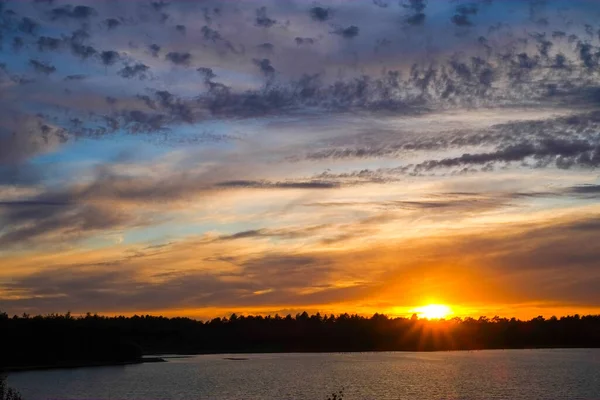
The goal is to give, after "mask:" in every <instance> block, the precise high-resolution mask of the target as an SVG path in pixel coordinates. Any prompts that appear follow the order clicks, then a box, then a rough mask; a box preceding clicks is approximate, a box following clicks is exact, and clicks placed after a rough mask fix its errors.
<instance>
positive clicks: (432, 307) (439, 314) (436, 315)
mask: <svg viewBox="0 0 600 400" xmlns="http://www.w3.org/2000/svg"><path fill="white" fill-rule="evenodd" d="M415 312H416V313H417V315H418V316H419V317H421V318H427V319H440V318H446V317H447V316H448V315H450V314H452V310H451V309H450V307H448V306H445V305H443V304H429V305H426V306H423V307H419V308H416V309H415Z"/></svg>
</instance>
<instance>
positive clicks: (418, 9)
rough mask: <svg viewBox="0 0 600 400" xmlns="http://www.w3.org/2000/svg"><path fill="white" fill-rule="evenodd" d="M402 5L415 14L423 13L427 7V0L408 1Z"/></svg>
mask: <svg viewBox="0 0 600 400" xmlns="http://www.w3.org/2000/svg"><path fill="white" fill-rule="evenodd" d="M401 5H402V7H404V8H406V9H409V10H411V11H413V12H415V13H422V12H423V11H424V10H425V8H426V7H427V0H406V1H403V2H401Z"/></svg>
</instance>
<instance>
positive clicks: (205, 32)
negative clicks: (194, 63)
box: [201, 25, 221, 42]
mask: <svg viewBox="0 0 600 400" xmlns="http://www.w3.org/2000/svg"><path fill="white" fill-rule="evenodd" d="M201 32H202V36H203V37H204V40H210V41H213V42H216V41H218V40H221V34H220V33H219V32H218V31H216V30H214V29H212V28H211V27H209V26H207V25H204V26H203V27H202V29H201Z"/></svg>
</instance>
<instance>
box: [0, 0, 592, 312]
mask: <svg viewBox="0 0 600 400" xmlns="http://www.w3.org/2000/svg"><path fill="white" fill-rule="evenodd" d="M599 20H600V7H598V6H597V3H594V2H590V1H586V0H576V1H573V0H569V1H567V0H547V1H538V0H527V1H499V0H482V1H463V0H457V1H454V2H448V1H442V0H440V1H436V0H429V1H427V0H393V1H392V0H372V1H371V0H369V1H363V2H353V1H342V0H331V1H325V0H323V1H320V2H314V3H313V2H310V3H309V2H306V1H302V0H291V1H289V2H281V1H277V0H253V1H241V0H239V1H233V0H232V1H218V0H206V1H203V2H188V1H176V0H174V1H169V2H162V1H130V2H110V1H95V0H77V1H75V2H73V3H72V2H67V1H62V0H50V1H48V0H46V1H38V0H35V1H27V2H26V1H16V0H8V1H5V2H0V265H1V266H2V267H1V268H0V310H4V311H5V312H7V313H8V314H9V315H15V314H16V315H22V314H23V313H26V314H50V313H57V312H65V310H71V312H72V313H73V315H82V314H85V313H86V312H88V311H91V312H94V313H98V314H104V315H119V314H123V315H133V314H162V315H173V316H175V315H182V316H188V317H193V318H198V319H199V318H204V319H210V318H214V317H216V316H223V315H230V314H231V313H236V314H238V315H240V314H263V315H266V314H271V315H274V314H275V313H279V314H282V313H283V314H288V313H289V314H292V315H295V314H296V313H298V312H302V311H304V310H307V311H308V312H309V313H311V314H313V313H316V312H320V313H321V314H332V313H333V314H338V313H339V312H340V311H341V312H344V311H351V312H352V313H357V314H359V315H373V314H374V313H382V314H386V315H409V316H410V315H412V313H413V312H415V311H414V310H421V311H420V312H421V313H423V315H430V316H435V315H444V316H452V315H454V316H461V317H465V316H476V317H478V316H481V315H484V316H489V317H492V316H495V315H498V316H502V317H504V316H507V317H509V318H510V317H516V318H519V319H531V318H535V317H537V316H539V315H541V316H543V317H545V318H549V317H551V316H553V315H555V316H566V315H574V314H580V315H581V314H587V315H598V314H600V291H599V290H598V287H600V261H599V260H600V246H599V245H598V243H600V202H599V200H600V172H599V167H600V24H599V23H598V21H599Z"/></svg>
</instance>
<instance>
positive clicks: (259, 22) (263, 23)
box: [255, 7, 277, 28]
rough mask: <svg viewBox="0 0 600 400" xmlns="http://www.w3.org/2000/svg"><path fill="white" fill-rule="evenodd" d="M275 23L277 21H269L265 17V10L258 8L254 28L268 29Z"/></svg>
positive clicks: (264, 8) (269, 19)
mask: <svg viewBox="0 0 600 400" xmlns="http://www.w3.org/2000/svg"><path fill="white" fill-rule="evenodd" d="M276 23H277V20H274V19H271V18H269V17H268V16H267V8H266V7H260V8H258V9H257V10H256V22H255V24H256V26H260V27H263V28H270V27H272V26H273V25H275V24H276Z"/></svg>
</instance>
